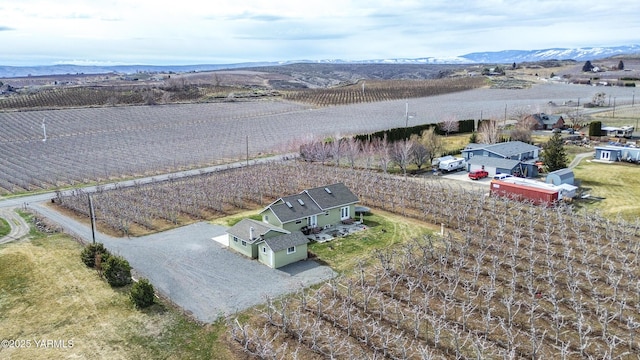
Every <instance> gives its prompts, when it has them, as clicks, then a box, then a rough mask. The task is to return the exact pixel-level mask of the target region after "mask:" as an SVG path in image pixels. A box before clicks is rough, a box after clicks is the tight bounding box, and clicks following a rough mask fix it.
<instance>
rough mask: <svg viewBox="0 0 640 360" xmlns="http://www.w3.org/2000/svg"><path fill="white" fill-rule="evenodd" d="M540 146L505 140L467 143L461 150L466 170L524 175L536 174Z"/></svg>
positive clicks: (533, 175)
mask: <svg viewBox="0 0 640 360" xmlns="http://www.w3.org/2000/svg"><path fill="white" fill-rule="evenodd" d="M539 156H540V148H539V147H537V146H534V145H531V144H527V143H525V142H522V141H507V142H502V143H497V144H469V145H468V146H467V147H465V149H464V150H462V157H463V158H464V159H465V161H466V162H467V170H468V171H474V170H485V171H487V172H488V173H489V176H493V175H495V174H509V175H516V176H524V177H535V176H537V175H538V167H537V165H536V164H535V162H536V161H537V160H538V158H539Z"/></svg>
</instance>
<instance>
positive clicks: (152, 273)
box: [29, 203, 336, 323]
mask: <svg viewBox="0 0 640 360" xmlns="http://www.w3.org/2000/svg"><path fill="white" fill-rule="evenodd" d="M29 206H30V207H31V208H33V209H34V210H35V211H36V212H38V213H40V214H41V215H43V216H45V217H47V218H48V219H50V220H52V221H54V222H55V223H57V224H58V225H60V226H61V227H62V228H63V229H65V231H67V232H69V233H71V234H72V235H74V236H75V237H77V238H80V239H82V240H83V241H85V242H91V241H92V234H91V228H90V227H89V226H87V225H85V224H82V223H80V222H78V221H76V220H74V219H71V218H69V217H66V216H65V215H63V214H61V213H59V212H57V211H55V210H54V209H52V208H50V207H48V206H46V205H44V204H43V203H32V204H30V205H29ZM225 230H226V228H224V227H222V226H219V225H212V224H209V223H206V222H199V223H195V224H192V225H187V226H183V227H180V228H176V229H173V230H169V231H165V232H161V233H157V234H152V235H147V236H142V237H138V238H115V237H110V236H106V235H104V234H101V233H96V241H97V242H101V243H103V244H104V245H105V247H106V248H107V249H109V251H110V252H111V253H112V254H117V255H120V256H123V257H124V258H125V259H127V260H128V261H129V263H130V264H131V266H132V267H133V268H134V270H135V271H136V273H137V274H139V275H140V276H141V277H144V278H147V279H149V281H151V283H152V284H153V286H154V288H155V289H156V290H157V291H158V292H160V293H161V294H162V295H164V296H165V297H167V298H169V299H170V300H171V301H172V302H173V303H175V304H176V305H178V306H179V307H180V308H182V309H183V310H184V312H185V313H187V314H189V315H192V316H193V317H194V318H196V319H197V320H199V321H202V322H205V323H211V322H214V321H215V320H216V319H218V318H219V317H220V316H227V315H231V314H233V313H235V312H238V311H242V310H246V309H248V308H250V307H252V306H255V305H258V304H261V303H264V302H265V298H266V297H267V296H268V297H277V296H280V295H283V294H286V293H290V292H294V291H296V290H297V289H300V288H301V287H307V286H310V285H313V284H316V283H320V282H323V281H325V280H328V279H330V278H332V277H334V276H335V275H336V273H335V272H334V271H333V270H331V268H329V267H327V266H322V265H320V264H318V263H316V262H314V261H312V260H306V261H300V262H297V263H294V264H290V265H288V266H285V267H283V268H280V269H277V270H274V269H271V268H269V267H267V266H265V265H262V264H261V263H259V262H257V261H256V260H251V259H248V258H246V257H244V256H242V255H240V254H238V253H236V252H234V251H232V250H229V249H228V248H227V247H225V246H223V245H222V244H220V243H218V242H217V241H215V240H213V239H212V238H213V237H216V236H220V235H222V234H225ZM78 261H79V259H78Z"/></svg>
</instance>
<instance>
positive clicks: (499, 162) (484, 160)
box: [467, 156, 521, 169]
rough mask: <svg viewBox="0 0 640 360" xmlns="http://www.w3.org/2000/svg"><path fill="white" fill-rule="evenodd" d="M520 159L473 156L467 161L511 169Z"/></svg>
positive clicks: (468, 162) (472, 163) (473, 163)
mask: <svg viewBox="0 0 640 360" xmlns="http://www.w3.org/2000/svg"><path fill="white" fill-rule="evenodd" d="M520 163H521V161H518V160H511V159H501V158H497V157H489V156H474V157H472V158H471V159H469V160H468V161H467V164H471V165H484V166H489V167H495V168H501V169H513V168H515V167H516V166H518V165H519V164H520Z"/></svg>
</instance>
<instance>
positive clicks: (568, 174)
mask: <svg viewBox="0 0 640 360" xmlns="http://www.w3.org/2000/svg"><path fill="white" fill-rule="evenodd" d="M549 175H555V176H558V177H559V178H560V179H567V178H572V177H574V176H573V171H572V170H571V169H569V168H564V169H558V170H555V171H552V172H550V173H549V174H548V175H547V176H549Z"/></svg>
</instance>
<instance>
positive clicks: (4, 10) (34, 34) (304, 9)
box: [0, 0, 640, 66]
mask: <svg viewBox="0 0 640 360" xmlns="http://www.w3.org/2000/svg"><path fill="white" fill-rule="evenodd" d="M633 44H640V1H638V0H629V1H627V0H610V1H605V0H597V1H592V0H581V1H578V2H576V1H568V0H482V1H466V0H457V1H451V0H422V1H420V0H321V1H317V0H269V1H266V0H232V1H231V0H209V1H196V0H179V1H175V0H174V1H158V0H84V1H82V0H56V1H51V0H46V1H42V0H0V66H1V65H5V66H32V65H53V64H63V63H64V64H79V65H119V64H142V65H189V64H231V63H244V62H260V61H289V60H330V59H342V60H352V61H355V60H370V59H390V58H425V57H435V58H451V57H456V56H460V55H464V54H468V53H472V52H485V51H501V50H540V49H548V48H580V47H599V46H620V45H633Z"/></svg>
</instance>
